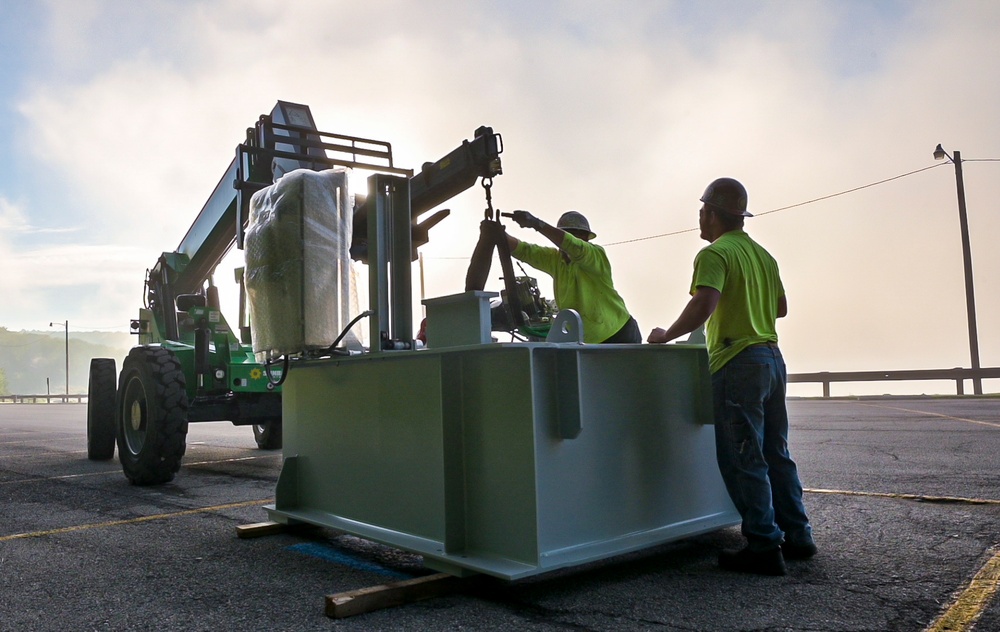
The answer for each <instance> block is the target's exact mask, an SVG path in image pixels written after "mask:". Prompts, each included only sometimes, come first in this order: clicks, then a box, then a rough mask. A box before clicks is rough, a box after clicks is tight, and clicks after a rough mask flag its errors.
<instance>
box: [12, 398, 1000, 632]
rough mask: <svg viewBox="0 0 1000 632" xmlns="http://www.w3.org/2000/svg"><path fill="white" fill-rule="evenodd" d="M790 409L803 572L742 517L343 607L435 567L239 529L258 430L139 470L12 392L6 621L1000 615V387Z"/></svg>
mask: <svg viewBox="0 0 1000 632" xmlns="http://www.w3.org/2000/svg"><path fill="white" fill-rule="evenodd" d="M789 410H790V414H791V419H792V431H791V439H790V445H791V450H792V455H793V457H794V458H795V459H796V461H797V462H798V464H799V469H800V473H801V476H802V481H803V484H804V486H805V487H806V489H807V493H806V497H805V501H806V507H807V510H808V511H809V512H810V515H811V518H812V521H813V524H814V529H815V532H814V534H815V538H816V542H817V545H818V546H819V548H820V552H819V554H818V555H817V556H816V557H815V558H814V559H812V560H809V561H804V562H789V565H788V566H789V573H788V575H787V576H785V577H757V576H745V575H739V574H734V573H729V572H726V571H723V570H720V569H719V568H718V566H717V564H716V557H717V555H718V552H719V550H720V549H722V548H730V547H736V546H739V544H740V542H741V539H740V535H739V530H738V528H731V529H725V530H721V531H717V532H715V533H710V534H707V535H702V536H699V537H695V538H691V539H687V540H683V541H679V542H674V543H670V544H667V545H661V546H658V547H655V548H651V549H646V550H643V551H640V552H637V553H632V554H629V555H625V556H620V557H616V558H613V559H610V560H605V561H602V562H599V563H593V564H588V565H586V566H581V567H576V568H572V569H566V570H562V571H557V572H553V573H550V574H546V575H541V576H537V577H532V578H530V579H527V580H521V581H517V582H504V581H500V580H494V579H490V578H473V579H470V580H469V581H468V582H467V585H466V586H465V587H464V588H463V589H461V590H459V591H458V592H455V593H452V594H448V595H445V596H442V597H437V598H433V599H428V600H424V601H419V602H415V603H411V604H407V605H404V606H400V607H395V608H388V609H384V610H380V611H377V612H371V613H368V614H363V615H358V616H355V617H350V618H346V619H331V618H328V617H327V616H326V615H325V613H324V599H325V597H326V595H329V594H332V593H339V592H343V591H348V590H354V589H359V588H365V587H369V586H375V585H379V584H384V583H386V582H393V581H398V580H400V579H407V578H414V577H421V576H424V575H427V574H430V573H431V571H429V570H427V569H425V568H424V567H423V566H422V564H421V559H420V558H419V557H418V556H415V555H412V554H408V553H405V552H401V551H398V550H395V549H391V548H388V547H384V546H381V545H377V544H373V543H371V542H367V541H364V540H361V539H359V538H356V537H353V536H348V535H343V534H338V533H335V532H332V531H329V530H325V529H320V530H315V531H312V532H307V533H281V534H278V535H274V536H268V537H262V538H256V539H249V540H245V539H238V538H237V537H236V535H235V528H236V527H237V526H239V525H244V524H248V523H255V522H261V521H264V520H266V519H267V515H266V512H265V511H264V510H263V508H262V507H263V505H265V504H268V503H269V502H271V501H272V499H273V497H274V487H275V483H276V481H277V478H278V473H279V470H280V467H281V455H280V451H278V452H269V451H262V450H258V449H257V448H256V444H255V443H254V440H253V436H252V433H251V431H250V429H249V428H236V427H233V426H231V425H230V424H227V423H199V424H192V425H191V427H190V431H189V434H188V448H187V454H186V456H185V457H184V464H183V467H182V468H181V471H180V472H179V474H178V475H177V477H176V478H175V479H174V481H173V482H171V483H169V484H166V485H161V486H157V487H135V486H132V485H130V484H129V483H128V481H127V480H126V479H125V477H124V475H123V474H122V473H121V469H120V467H119V465H118V462H117V460H113V461H103V462H97V461H89V460H87V456H86V405H79V404H49V405H45V404H38V405H21V404H0V508H2V514H0V515H2V520H0V631H7V630H12V631H13V630H17V631H25V630H60V631H64V630H65V631H72V630H213V631H214V630H329V629H336V630H484V629H489V630H493V631H502V630H511V631H513V630H518V631H546V632H548V631H556V630H559V631H565V630H601V631H604V630H608V631H611V630H629V631H633V630H657V631H662V630H700V631H701V630H704V631H716V630H720V631H721V630H726V631H729V630H812V631H836V632H842V631H854V630H857V631H862V630H872V631H885V630H931V629H941V630H943V629H952V630H961V629H975V630H1000V603H998V601H1000V599H997V598H996V596H995V595H994V593H995V592H996V591H997V577H998V576H1000V548H998V547H1000V520H998V518H1000V471H998V467H997V466H998V464H1000V458H998V456H997V455H998V454H1000V398H988V397H987V398H972V397H968V398H940V399H935V398H881V399H857V400H844V399H838V400H791V401H790V402H789ZM977 577H978V579H977V581H975V582H973V581H972V580H973V579H974V578H977ZM463 581H464V580H463ZM943 616H944V617H947V618H946V619H942V617H943ZM935 626H937V627H935ZM946 626H950V627H946Z"/></svg>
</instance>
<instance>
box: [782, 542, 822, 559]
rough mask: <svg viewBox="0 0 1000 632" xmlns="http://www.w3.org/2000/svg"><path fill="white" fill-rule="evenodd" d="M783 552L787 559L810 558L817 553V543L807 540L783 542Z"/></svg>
mask: <svg viewBox="0 0 1000 632" xmlns="http://www.w3.org/2000/svg"><path fill="white" fill-rule="evenodd" d="M781 553H782V555H784V556H785V559H786V560H808V559H809V558H810V557H812V556H813V555H816V544H815V543H814V542H806V543H805V544H796V543H794V542H782V543H781Z"/></svg>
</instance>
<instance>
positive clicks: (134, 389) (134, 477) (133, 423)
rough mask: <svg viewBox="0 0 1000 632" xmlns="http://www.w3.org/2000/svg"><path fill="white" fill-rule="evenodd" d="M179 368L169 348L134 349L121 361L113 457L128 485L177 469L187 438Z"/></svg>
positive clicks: (166, 477) (162, 478) (165, 477)
mask: <svg viewBox="0 0 1000 632" xmlns="http://www.w3.org/2000/svg"><path fill="white" fill-rule="evenodd" d="M187 411H188V398H187V391H186V390H185V380H184V371H183V370H182V369H181V364H180V362H179V361H178V360H177V356H175V355H174V354H173V353H172V352H171V351H170V350H169V349H163V348H161V347H134V348H133V349H132V350H131V351H130V352H129V354H128V357H127V358H125V362H124V363H123V364H122V373H121V377H120V379H119V382H118V399H117V410H116V417H117V423H118V459H119V461H121V464H122V471H124V472H125V476H126V477H127V478H128V480H129V481H130V482H131V483H132V484H133V485H159V484H161V483H167V482H169V481H171V480H173V478H174V474H176V473H177V470H179V469H180V467H181V459H182V458H183V457H184V450H185V447H186V440H187V430H188V421H187Z"/></svg>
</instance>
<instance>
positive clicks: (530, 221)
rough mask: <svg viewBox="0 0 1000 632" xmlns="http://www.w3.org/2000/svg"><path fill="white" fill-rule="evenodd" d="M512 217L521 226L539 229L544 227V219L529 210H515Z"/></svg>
mask: <svg viewBox="0 0 1000 632" xmlns="http://www.w3.org/2000/svg"><path fill="white" fill-rule="evenodd" d="M510 218H511V219H512V220H514V222H515V223H517V225H518V226H520V227H521V228H533V229H535V230H538V229H539V228H541V227H542V221H541V220H540V219H538V218H537V217H535V216H534V215H532V214H531V213H529V212H528V211H514V212H513V213H511V214H510Z"/></svg>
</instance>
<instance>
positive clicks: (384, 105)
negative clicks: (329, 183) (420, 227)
mask: <svg viewBox="0 0 1000 632" xmlns="http://www.w3.org/2000/svg"><path fill="white" fill-rule="evenodd" d="M81 6H82V8H80V9H78V11H79V12H80V13H78V14H77V13H74V14H71V15H72V16H73V17H63V18H60V20H59V22H58V23H57V24H56V26H55V27H54V29H53V31H52V42H53V43H56V42H62V43H61V44H59V46H57V47H56V49H55V55H56V56H57V59H56V62H54V63H55V65H56V66H57V67H58V68H59V69H61V70H60V71H58V72H57V71H53V73H52V77H51V78H50V79H49V80H48V81H46V80H45V79H44V78H40V79H39V80H37V81H35V82H34V83H33V84H32V86H33V88H32V90H31V92H29V93H27V94H25V95H24V96H23V97H22V98H21V100H20V104H21V105H20V112H21V114H22V115H23V116H24V117H25V118H26V120H27V121H28V124H29V126H30V130H31V135H32V137H33V138H35V139H37V142H34V143H33V144H32V146H33V147H34V150H35V151H36V153H35V154H34V155H35V157H36V159H37V160H38V161H39V164H41V165H44V167H45V168H46V170H49V171H51V172H52V173H55V174H58V176H57V177H59V178H64V179H65V182H67V183H68V184H67V187H68V188H70V189H71V190H74V191H76V192H78V193H77V197H78V203H77V204H76V205H74V206H73V208H70V209H68V210H67V212H68V213H70V219H71V222H70V223H71V224H73V225H80V226H89V227H91V230H93V231H95V232H94V233H91V234H90V236H91V237H92V238H93V239H94V241H100V242H101V243H107V244H118V245H124V244H127V245H128V246H129V247H130V248H134V249H136V250H134V251H133V250H129V251H128V252H127V253H126V254H125V255H123V256H125V257H126V258H128V257H132V256H133V255H134V256H136V257H137V258H138V259H139V260H144V261H146V262H147V263H146V265H147V266H148V265H151V264H152V263H153V261H154V260H155V258H156V256H157V255H158V254H159V252H160V251H162V250H169V249H171V248H173V247H174V246H175V245H176V244H177V243H178V242H179V240H180V238H181V237H182V236H183V234H184V232H185V231H186V230H187V227H188V226H189V225H190V223H191V221H192V220H193V218H194V216H195V214H196V213H197V211H198V209H200V208H201V205H202V204H203V202H204V201H205V199H206V198H207V196H208V194H209V193H210V192H211V191H212V189H213V188H214V187H215V185H216V183H217V182H218V178H219V176H220V175H221V174H222V173H223V171H224V169H225V167H226V165H227V164H228V163H229V161H230V160H231V159H232V156H233V151H234V147H235V144H236V143H237V142H239V141H240V140H241V139H242V137H243V134H244V129H245V128H246V127H247V126H250V125H252V124H253V122H254V121H255V120H256V118H257V116H258V115H259V114H262V113H265V112H267V111H269V110H270V108H271V106H272V105H273V103H274V101H275V100H277V99H279V98H280V99H287V100H292V101H298V102H302V103H307V104H309V105H311V106H312V109H313V115H314V118H315V119H316V120H317V123H318V124H319V126H320V127H321V128H322V129H325V130H327V131H333V132H342V133H347V134H354V135H359V136H367V137H372V138H377V139H380V140H388V141H390V142H392V143H393V148H394V151H395V152H396V157H397V164H398V165H400V166H405V167H415V168H416V167H419V165H420V164H421V163H422V162H424V161H426V160H433V159H436V158H438V157H440V156H442V155H443V154H444V153H446V152H447V151H450V150H451V149H452V148H453V147H454V146H456V145H457V144H458V143H459V142H460V141H461V140H462V139H464V138H469V137H471V135H472V131H473V130H474V129H475V128H476V127H477V126H479V125H481V124H490V125H493V126H494V127H495V129H496V130H497V131H498V132H500V133H502V134H503V137H504V144H505V152H504V155H503V159H504V167H505V173H504V175H503V176H501V177H499V178H497V179H496V181H495V183H494V189H493V196H494V204H495V205H496V206H497V207H500V208H503V209H504V210H512V209H514V208H530V209H532V210H533V211H535V212H537V213H538V214H540V215H543V216H545V217H556V216H557V215H558V213H560V212H562V211H563V210H565V209H567V208H577V209H580V210H582V211H584V212H585V213H586V214H587V215H588V217H590V219H591V222H592V224H593V225H594V226H595V228H596V230H597V232H598V233H599V234H600V240H601V241H603V242H605V243H609V242H616V241H626V240H630V239H634V238H639V237H645V236H648V235H655V234H660V233H667V232H673V231H676V230H682V229H686V228H690V227H692V226H694V225H695V222H696V211H697V205H698V202H697V198H698V196H699V195H700V193H701V190H702V189H703V188H704V186H705V184H707V183H708V182H709V181H710V180H711V179H713V178H715V177H718V176H720V175H730V176H734V177H738V178H740V179H742V180H743V181H744V182H745V183H746V184H747V186H748V188H749V190H750V199H751V205H752V207H753V208H754V209H755V210H757V211H764V210H770V209H774V208H778V207H781V206H787V205H789V204H795V203H797V202H801V201H804V200H808V199H812V198H815V197H819V196H822V195H827V194H830V193H834V192H837V191H842V190H846V189H849V188H853V187H856V186H858V185H860V184H865V183H868V182H873V181H876V180H879V179H883V178H887V177H891V176H894V175H897V174H900V173H903V172H907V171H911V170H914V169H917V168H920V167H923V166H927V164H929V163H930V162H931V158H930V151H931V150H932V149H933V147H934V145H935V144H936V143H938V142H942V143H944V144H945V145H946V147H949V148H950V149H954V148H959V149H961V150H963V155H965V156H966V157H969V158H971V157H974V155H975V156H978V157H991V158H996V157H1000V146H997V145H996V144H995V141H994V139H996V138H998V137H1000V129H998V127H1000V122H998V121H997V119H996V117H995V116H994V113H993V111H994V109H995V108H994V104H995V103H997V102H998V99H1000V77H997V76H996V73H988V72H983V71H982V70H981V68H980V65H981V63H982V60H990V59H996V58H997V57H998V56H1000V42H998V40H997V39H996V38H995V35H994V34H993V33H992V31H991V25H994V24H996V23H997V18H1000V8H998V7H997V6H994V5H992V4H989V3H947V4H942V3H935V2H912V3H878V4H877V5H873V6H867V5H861V4H857V3H782V4H780V5H772V4H762V5H748V4H747V3H743V2H728V3H727V2H720V3H662V2H635V3H629V5H628V10H620V8H619V7H618V6H617V5H615V6H612V5H610V4H608V3H597V2H590V3H551V4H548V3H546V4H543V5H538V4H537V3H514V4H512V5H509V6H510V7H511V9H510V10H508V11H503V10H498V9H497V7H496V6H495V5H492V4H489V5H487V4H481V3H474V2H472V3H469V2H446V3H430V4H428V3H423V4H414V3H406V2H391V3H378V4H377V5H366V4H363V3H350V4H344V3H308V2H292V3H282V4H280V5H276V4H274V3H271V2H266V1H264V0H259V1H243V2H236V0H220V1H217V2H200V3H179V4H175V3H149V4H148V6H149V7H151V8H150V9H149V10H148V12H138V11H136V10H132V9H130V10H129V11H127V12H123V11H124V10H123V9H122V8H121V7H122V5H121V4H119V3H104V2H96V1H94V2H89V3H87V4H85V5H81ZM129 6H131V5H129ZM487 6H489V7H491V10H489V11H484V10H483V9H484V7H487ZM116 12H119V13H118V14H116ZM126 13H127V14H126ZM112 18H117V19H119V20H120V21H121V22H122V23H123V24H127V26H128V29H129V32H130V33H131V35H129V36H127V37H124V38H113V37H101V38H99V39H98V38H95V37H94V34H95V33H98V34H106V29H107V28H108V27H107V26H106V25H107V24H114V23H116V22H115V21H114V19H112ZM71 22H77V23H79V24H83V25H87V26H86V28H82V29H77V30H76V31H75V32H73V33H71V34H70V33H69V32H70V31H71V30H72V29H70V28H69V26H68V25H69V24H70V23H71ZM98 25H102V26H99V27H98ZM102 29H104V30H102ZM161 31H162V33H161ZM167 34H169V37H167V36H166V35H167ZM80 51H82V52H80ZM956 51H960V52H961V58H960V59H959V60H958V61H957V62H956V57H955V52H956ZM74 56H78V57H80V58H81V59H83V61H79V60H78V61H74ZM977 60H979V61H977ZM82 67H85V68H88V69H89V70H90V71H89V72H87V73H83V74H82V75H81V76H80V77H79V78H77V79H73V80H67V73H65V72H63V71H62V69H66V68H75V69H79V68H82ZM84 157H85V159H84ZM997 164H1000V163H997ZM997 168H1000V166H995V165H994V164H993V163H978V164H973V163H970V164H968V165H967V166H966V178H967V194H968V196H969V214H970V223H971V224H972V226H973V231H974V233H973V252H974V256H975V260H976V271H977V279H976V282H977V290H978V292H977V297H978V298H980V301H981V304H980V306H979V307H980V319H981V322H982V323H985V322H989V321H990V320H991V319H992V320H993V321H995V320H996V317H997V313H998V311H1000V298H997V297H1000V279H998V278H997V276H998V275H997V274H996V272H995V271H996V270H1000V253H998V251H997V249H995V248H992V245H991V243H990V238H989V236H990V235H994V234H997V232H998V230H1000V224H998V222H1000V219H998V218H996V214H994V213H992V212H991V211H990V210H989V209H991V208H992V200H995V199H997V197H998V196H1000V190H998V187H1000V184H998V182H1000V178H997V177H996V172H995V171H993V170H994V169H997ZM448 206H450V207H451V208H452V209H453V212H452V216H451V217H450V218H449V219H448V220H447V221H446V222H445V223H443V224H441V225H440V226H439V227H437V228H435V229H434V231H432V240H431V243H430V244H429V245H428V246H427V248H426V249H425V251H424V252H425V254H426V265H427V266H428V271H430V269H431V268H436V269H437V273H436V274H435V278H434V279H428V284H429V289H430V288H433V292H432V293H431V294H432V295H433V293H439V292H455V291H459V290H460V289H461V285H462V279H463V278H464V267H463V265H462V264H461V262H460V261H459V262H456V260H455V259H454V258H455V257H461V256H467V255H468V253H470V252H471V249H472V246H473V241H474V239H475V238H476V235H477V234H478V231H477V229H476V226H477V224H478V221H479V220H480V218H481V217H482V211H483V208H484V206H485V199H484V196H483V192H482V190H481V188H480V187H478V186H476V187H474V188H473V189H472V190H471V191H469V192H466V193H464V194H462V195H461V196H459V197H457V198H456V199H455V200H452V201H451V202H449V204H448ZM73 213H75V214H76V215H73ZM7 215H8V213H7V212H6V211H4V212H3V217H7ZM955 215H956V213H955V188H954V174H953V172H949V169H948V168H942V169H936V170H931V171H929V172H925V173H923V174H919V175H915V176H912V177H909V178H906V179H902V180H900V181H896V182H893V183H887V184H885V185H881V186H879V187H873V188H872V189H869V190H865V191H863V192H858V193H856V194H852V195H849V196H843V197H840V198H835V199H831V200H828V201H824V202H818V203H816V204H813V205H809V206H805V207H801V208H798V209H792V210H788V211H783V212H781V213H775V214H773V215H769V216H763V217H759V218H755V219H754V220H751V222H750V223H749V224H748V227H749V229H750V231H751V233H752V234H753V235H755V236H757V237H758V238H759V239H760V240H761V241H762V243H765V245H767V246H768V247H769V248H771V249H772V251H774V253H775V255H776V256H777V257H778V259H779V262H780V263H781V264H782V270H783V273H784V275H785V277H786V286H788V288H789V296H790V302H791V305H792V312H791V316H790V318H789V319H787V322H782V324H781V327H782V329H781V335H782V339H783V343H784V344H785V346H786V353H787V355H788V356H789V357H790V358H794V360H793V362H795V364H796V365H797V366H796V367H795V368H796V369H797V370H823V369H836V368H845V369H848V368H850V369H862V368H894V367H897V366H899V367H903V366H907V367H914V366H915V367H922V368H929V367H930V366H953V365H959V364H963V363H964V364H967V363H968V360H967V351H968V350H967V345H965V344H964V343H963V340H962V332H963V328H964V323H965V320H964V308H965V306H964V295H963V288H962V279H961V274H962V273H961V251H960V246H959V243H958V227H957V221H956V216H955ZM11 217H14V216H13V215H11ZM4 221H13V220H4ZM25 221H26V220H25ZM514 230H515V231H517V230H519V229H514ZM98 234H99V235H100V237H99V238H98V237H96V236H95V235H98ZM516 234H518V236H522V237H528V236H530V235H528V234H524V233H520V232H517V233H516ZM701 245H703V244H702V243H701V242H699V241H698V238H697V235H692V234H684V235H678V236H676V237H668V238H661V239H656V240H648V241H640V242H633V243H630V244H623V245H620V246H610V247H609V248H608V252H609V255H610V257H611V260H612V264H613V265H614V269H615V275H616V281H617V284H618V285H619V288H620V290H621V291H622V294H623V295H624V296H625V298H626V300H627V302H628V303H629V305H630V307H631V309H632V311H633V312H634V313H635V315H636V316H637V318H638V320H639V321H640V325H641V326H642V328H643V329H644V330H648V329H650V328H651V327H652V326H654V325H662V324H669V321H670V320H672V318H673V317H674V316H675V315H676V314H677V312H679V310H680V308H681V307H682V306H683V304H684V302H685V300H686V292H687V284H688V282H689V275H690V265H691V259H692V257H693V255H694V253H695V252H696V251H697V249H698V248H699V247H701ZM140 252H141V253H142V254H139V253H140ZM74 254H83V253H74ZM143 255H144V256H143ZM32 260H33V261H34V262H35V263H37V264H38V265H42V263H44V262H43V261H42V260H41V259H40V258H39V257H34V258H33V259H32ZM123 261H124V260H123ZM123 266H124V263H123ZM125 269H126V268H125V267H122V268H121V270H122V271H124V270H125ZM128 269H129V270H132V272H129V273H128V274H123V276H122V278H121V280H120V282H121V284H122V288H125V287H128V288H129V290H128V291H129V292H131V291H133V290H132V289H131V288H132V287H134V286H135V285H136V284H137V283H138V282H139V280H138V279H136V278H132V279H125V278H124V277H125V276H129V275H130V274H132V273H133V272H134V270H135V267H134V266H133V267H132V268H128ZM543 287H544V281H543ZM543 291H544V290H543ZM121 294H122V295H124V294H126V292H125V291H124V289H123V290H122V291H121ZM925 297H933V298H930V299H928V298H925ZM982 330H983V331H982V332H981V342H982V346H983V350H984V354H983V355H984V358H983V360H984V364H985V363H992V364H996V363H997V362H998V361H1000V357H998V356H996V352H995V351H994V350H997V349H1000V337H998V336H1000V333H993V332H992V331H987V330H986V327H983V328H982ZM848 344H849V346H850V349H851V352H850V353H845V352H844V348H845V345H848Z"/></svg>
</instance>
